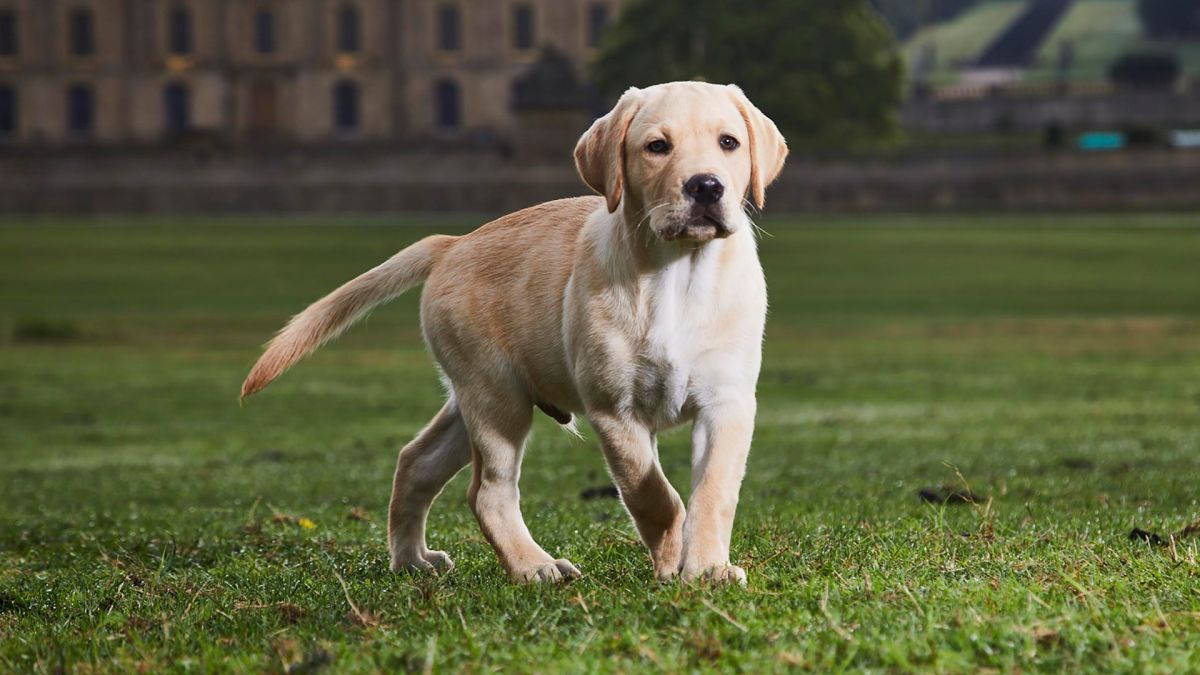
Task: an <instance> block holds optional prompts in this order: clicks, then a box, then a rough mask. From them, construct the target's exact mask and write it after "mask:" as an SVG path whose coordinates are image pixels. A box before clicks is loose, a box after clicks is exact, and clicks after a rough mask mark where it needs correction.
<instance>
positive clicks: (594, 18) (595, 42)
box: [587, 3, 608, 47]
mask: <svg viewBox="0 0 1200 675" xmlns="http://www.w3.org/2000/svg"><path fill="white" fill-rule="evenodd" d="M607 27H608V5H604V4H600V3H595V4H593V5H592V6H591V7H589V8H588V25H587V43H588V46H589V47H599V46H600V39H601V38H603V37H604V29H605V28H607Z"/></svg>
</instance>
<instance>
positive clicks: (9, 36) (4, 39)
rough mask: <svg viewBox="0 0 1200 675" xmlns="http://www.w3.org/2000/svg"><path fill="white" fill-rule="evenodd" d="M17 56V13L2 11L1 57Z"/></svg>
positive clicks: (0, 15)
mask: <svg viewBox="0 0 1200 675" xmlns="http://www.w3.org/2000/svg"><path fill="white" fill-rule="evenodd" d="M16 55H17V13H16V12H14V11H12V10H11V9H0V56H16Z"/></svg>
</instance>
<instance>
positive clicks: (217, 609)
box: [0, 215, 1200, 672]
mask: <svg viewBox="0 0 1200 675" xmlns="http://www.w3.org/2000/svg"><path fill="white" fill-rule="evenodd" d="M466 223H467V219H459V220H455V221H440V222H432V221H430V220H429V219H392V220H387V221H383V220H379V221H367V222H360V223H355V224H349V225H334V224H331V223H321V222H317V221H278V222H277V221H247V222H234V221H199V222H171V223H159V222H146V221H135V222H133V223H128V224H126V223H117V222H91V221H87V222H79V221H72V222H57V221H36V222H31V223H8V224H5V225H3V226H0V324H3V325H0V336H6V337H0V339H3V340H4V341H3V342H0V494H3V495H4V499H3V505H4V509H3V511H0V671H38V672H49V671H55V672H62V671H77V672H87V671H130V670H138V669H140V670H143V671H150V672H159V671H185V670H200V671H264V670H266V671H289V672H305V671H308V672H311V671H315V670H320V669H323V668H327V669H329V670H331V671H335V672H378V671H385V672H394V671H400V670H430V669H433V670H437V671H443V672H455V671H459V670H474V671H478V670H491V669H505V670H520V671H540V672H554V671H558V670H574V671H629V670H642V669H651V668H663V669H668V670H708V669H712V670H742V671H748V672H762V671H774V670H784V669H792V668H806V669H812V670H819V671H836V670H874V671H907V670H921V671H950V672H958V671H965V670H976V669H994V670H1003V671H1016V670H1021V671H1043V672H1056V671H1063V670H1066V671H1081V670H1083V671H1087V670H1093V671H1101V670H1103V671H1127V672H1155V671H1157V672H1185V671H1197V670H1200V564H1198V563H1197V558H1198V554H1200V537H1196V536H1186V535H1183V534H1181V536H1179V537H1176V538H1170V536H1169V535H1171V534H1172V533H1182V531H1183V530H1184V529H1185V527H1186V526H1187V525H1188V523H1190V522H1193V521H1194V520H1196V519H1197V518H1198V517H1200V500H1198V496H1197V490H1196V486H1197V484H1198V480H1200V275H1197V274H1196V265H1195V260H1196V255H1197V252H1198V251H1200V226H1198V225H1197V223H1196V220H1195V218H1193V217H1191V216H1186V215H1120V216H1085V215H1079V216H1062V215H1057V216H1054V217H1034V216H1017V215H1013V216H982V217H960V216H955V217H951V216H936V217H935V216H922V217H895V216H870V217H855V218H852V219H851V218H803V219H779V218H774V219H767V220H766V221H765V222H764V224H765V225H766V227H767V228H768V229H769V230H770V231H771V232H772V233H773V234H774V236H773V237H770V238H767V239H765V240H764V241H763V242H762V253H763V259H764V263H765V265H766V268H767V276H768V279H769V282H770V286H771V297H772V314H771V319H770V323H769V328H768V338H767V342H766V356H765V366H764V371H763V375H762V378H761V388H760V413H761V414H760V419H759V425H758V432H757V436H756V442H755V449H754V452H753V454H752V457H751V461H750V467H749V472H748V476H747V479H746V482H745V485H744V488H743V492H742V496H743V498H742V503H741V507H740V511H739V518H738V522H737V526H736V529H735V534H734V541H733V557H734V558H735V560H737V561H739V562H740V563H741V564H743V565H744V566H745V567H746V568H747V569H748V571H749V575H750V585H749V588H748V589H746V590H738V589H717V590H710V589H694V588H683V587H680V586H678V585H675V584H669V585H658V584H656V583H654V582H653V581H652V574H651V569H650V565H649V562H648V559H647V556H646V554H645V553H644V551H643V550H642V548H641V547H640V545H639V544H638V543H637V541H636V536H635V533H634V531H633V528H632V526H631V525H630V523H629V522H628V519H627V517H626V516H625V515H624V513H623V512H622V509H621V507H620V504H619V503H618V502H616V501H615V500H610V499H594V500H584V499H581V497H580V494H581V493H582V492H583V491H584V490H585V489H588V488H592V487H597V486H603V485H605V484H606V483H607V479H606V475H605V473H604V467H603V464H602V460H601V458H600V453H599V452H598V450H597V449H596V448H595V446H594V444H593V443H592V442H591V441H590V440H589V441H586V442H582V441H577V440H572V439H571V438H570V437H569V436H567V435H565V434H563V433H561V432H560V431H558V430H557V429H555V428H554V425H553V424H552V423H549V422H548V421H546V420H540V421H539V422H538V426H537V428H536V429H535V435H534V437H533V440H532V443H531V447H530V449H529V453H528V456H527V460H526V462H525V472H524V476H523V488H524V511H525V513H526V515H527V518H528V520H529V523H530V527H531V529H532V530H533V531H534V533H535V536H537V538H538V539H539V540H540V541H541V542H542V544H543V545H545V546H546V547H547V548H548V549H549V550H551V551H553V552H556V553H558V554H560V555H563V556H566V557H569V558H571V559H572V560H573V561H574V562H575V563H576V564H578V565H579V566H580V568H581V569H583V570H584V572H585V574H586V576H585V578H584V579H583V580H581V581H579V582H577V583H574V584H572V585H570V586H566V587H551V588H524V587H514V586H511V585H510V584H509V583H508V582H507V581H506V580H505V578H504V576H503V574H502V573H501V571H500V568H499V566H498V564H497V563H496V561H495V559H494V556H493V554H492V553H491V551H490V549H489V547H488V546H487V544H486V543H485V542H484V540H483V539H482V537H481V535H480V534H479V531H478V529H477V527H476V525H475V524H474V521H473V518H472V516H471V515H470V513H469V511H468V509H467V507H466V504H465V497H464V492H465V480H464V479H465V476H459V477H458V478H456V479H455V481H454V482H453V483H452V484H451V485H450V487H449V488H448V489H447V491H446V493H445V494H444V495H443V496H442V498H441V499H440V500H439V502H438V504H437V505H436V506H435V510H434V514H433V516H432V519H431V523H430V527H431V543H432V544H433V545H434V546H436V547H438V548H446V549H448V550H449V551H450V553H451V554H452V555H453V556H454V557H455V560H456V562H457V564H458V568H457V569H456V570H455V571H454V572H453V573H451V574H449V575H447V576H443V577H440V578H433V577H422V576H412V575H408V574H400V575H396V574H391V573H389V572H388V571H387V554H386V550H385V544H384V528H385V506H386V498H387V495H388V490H389V487H390V477H391V475H390V474H391V470H392V467H393V462H394V459H395V455H394V453H395V452H396V450H397V449H398V448H399V447H400V446H401V445H402V444H403V443H404V442H405V441H407V440H408V438H409V437H410V436H411V435H412V434H413V433H414V432H415V431H416V430H417V429H418V428H419V427H420V426H421V425H422V424H423V423H424V422H425V421H426V420H427V419H428V418H429V417H430V416H431V415H432V414H433V413H434V412H435V411H436V409H437V408H438V401H439V396H440V389H439V386H438V382H437V378H436V374H435V372H434V371H433V369H432V367H431V366H430V364H429V361H428V359H427V358H426V356H425V354H424V353H423V349H422V347H421V345H420V340H419V334H418V328H417V325H416V314H415V307H416V298H415V296H411V297H405V298H402V299H401V300H399V301H398V302H396V303H395V304H394V305H392V306H390V307H388V308H386V309H384V310H381V311H380V312H378V313H377V314H376V315H375V316H374V317H373V318H372V319H371V320H370V322H368V323H367V324H365V325H362V326H359V327H358V328H357V329H356V330H355V331H354V332H353V333H351V334H350V335H348V336H346V337H345V338H343V340H342V341H341V342H339V343H338V344H336V345H333V346H330V347H328V348H326V349H325V350H324V351H322V352H321V353H320V354H318V355H317V356H316V357H314V358H313V359H311V360H310V361H308V362H306V363H304V364H302V365H301V366H300V367H299V368H298V369H297V370H295V371H294V372H292V373H290V374H288V375H287V376H286V377H285V378H283V379H282V380H281V381H279V382H278V383H276V384H275V385H273V387H272V388H271V389H270V390H268V391H267V392H266V393H265V395H263V396H262V397H261V398H256V399H254V400H252V401H251V402H249V403H248V404H247V405H246V407H245V408H241V409H239V408H238V406H237V402H236V394H237V389H238V384H239V383H240V379H241V377H242V375H243V374H244V372H245V370H246V368H247V367H248V366H249V364H250V363H251V362H252V361H253V360H254V358H255V356H256V353H257V345H258V344H259V343H261V342H262V341H263V340H264V339H265V338H266V337H267V336H268V335H269V334H270V333H271V331H273V330H274V329H275V328H277V327H278V326H279V324H280V323H281V322H282V321H283V320H284V318H285V317H287V316H288V314H289V313H291V312H294V311H296V310H297V309H299V308H301V307H302V306H303V305H304V304H305V303H306V302H307V301H310V300H312V299H314V298H316V297H318V296H319V295H320V294H321V293H323V292H324V291H326V290H328V289H330V288H332V287H333V286H334V285H336V284H337V283H339V282H340V281H342V280H344V279H346V278H348V277H349V276H351V275H353V274H354V273H356V272H358V271H361V270H363V269H365V268H367V267H368V266H370V265H372V264H374V263H375V262H377V261H379V260H381V259H383V258H384V257H386V256H387V255H388V254H390V253H391V252H392V251H394V250H396V249H397V248H399V247H401V246H403V245H405V244H406V243H408V242H411V241H413V240H415V239H416V238H418V237H419V236H422V235H423V234H425V233H427V232H430V231H433V230H442V231H457V230H461V229H462V227H463V226H465V225H466ZM401 225H403V226H401ZM30 325H35V326H38V325H40V326H59V327H62V326H67V327H70V330H54V331H49V332H50V334H51V336H50V337H46V336H45V331H37V330H32V331H31V330H27V329H24V330H23V329H22V326H26V327H27V326H30ZM686 440H687V439H686V433H679V432H677V433H672V434H669V435H668V436H666V438H665V439H664V441H663V443H662V455H663V463H664V466H665V467H666V469H667V471H668V474H669V475H670V476H671V478H672V480H673V481H675V483H676V485H679V486H681V487H683V488H686V486H687V476H688V470H687V462H688V448H687V443H686ZM964 484H965V485H964ZM967 486H969V489H970V491H972V492H973V493H974V494H976V495H978V496H979V503H978V504H976V505H973V506H972V505H954V504H949V505H940V504H929V503H923V502H922V501H921V500H920V499H918V493H919V492H920V491H921V490H926V489H930V490H934V491H941V490H945V489H950V490H963V489H967ZM1134 528H1142V529H1145V530H1148V531H1151V532H1154V533H1156V534H1158V535H1160V536H1161V537H1162V538H1163V539H1164V540H1165V541H1164V543H1163V544H1162V545H1154V544H1152V543H1148V542H1145V541H1131V540H1130V538H1129V534H1130V532H1131V530H1133V529H1134ZM343 583H344V584H345V585H344V587H343ZM351 602H352V603H353V605H352V604H351Z"/></svg>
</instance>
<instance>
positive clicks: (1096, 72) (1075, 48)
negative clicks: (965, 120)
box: [903, 0, 1200, 86]
mask: <svg viewBox="0 0 1200 675" xmlns="http://www.w3.org/2000/svg"><path fill="white" fill-rule="evenodd" d="M1026 4H1027V3H1026V2H1024V1H1023V0H992V1H991V2H985V3H983V4H981V5H979V6H978V7H976V8H974V9H972V10H969V11H967V12H965V13H963V14H962V15H960V16H959V17H957V18H956V19H954V20H952V21H948V22H946V23H941V24H937V25H934V26H928V27H926V28H924V29H922V30H920V31H918V32H917V33H916V34H914V35H913V36H912V37H911V38H910V39H909V40H908V41H907V42H906V43H905V44H904V45H903V53H904V56H905V58H906V59H907V62H908V64H909V72H910V76H914V77H915V76H916V75H917V71H921V72H925V73H928V75H927V76H926V77H925V78H924V79H925V81H927V82H928V83H930V84H932V85H935V86H937V85H946V84H953V83H955V82H957V81H958V79H959V76H958V70H959V69H961V68H963V67H966V66H969V65H970V64H972V63H975V62H977V61H978V60H979V58H980V57H981V55H983V53H984V50H985V49H986V48H987V47H988V46H989V45H992V44H993V43H994V42H995V40H996V39H997V38H998V37H999V36H1000V35H1001V34H1003V33H1004V32H1005V31H1006V30H1008V29H1009V28H1010V27H1011V26H1012V24H1013V23H1014V22H1016V21H1017V20H1018V18H1019V17H1020V16H1021V14H1022V10H1023V9H1024V7H1025V6H1026ZM931 48H932V49H933V50H934V51H933V53H936V61H935V63H934V64H932V67H930V64H927V63H926V64H922V55H923V54H928V53H930V52H929V51H928V50H930V49H931ZM1034 49H1035V56H1034V58H1033V60H1032V62H1031V63H1030V66H1029V69H1028V70H1027V71H1026V73H1025V77H1024V79H1025V81H1027V82H1033V83H1038V82H1051V81H1054V80H1055V79H1057V78H1058V76H1059V73H1058V70H1059V62H1060V59H1061V58H1062V57H1063V54H1064V52H1069V53H1070V67H1069V69H1068V70H1067V71H1066V72H1067V80H1068V81H1071V82H1077V83H1090V82H1103V81H1106V80H1107V78H1108V67H1109V65H1110V64H1111V63H1112V62H1113V61H1114V60H1115V59H1116V58H1118V57H1119V56H1120V55H1122V54H1124V53H1126V52H1128V51H1130V50H1134V49H1169V50H1172V51H1174V52H1176V53H1177V54H1179V57H1180V59H1181V60H1182V62H1183V68H1184V73H1185V75H1186V76H1188V77H1200V41H1162V40H1150V39H1147V38H1144V37H1143V36H1142V27H1141V24H1140V23H1139V21H1138V17H1137V2H1136V0H1077V2H1075V4H1074V5H1073V6H1072V7H1071V8H1070V9H1069V10H1067V13H1066V15H1065V16H1064V17H1063V18H1062V19H1061V21H1059V22H1058V24H1057V26H1055V27H1054V28H1053V30H1051V31H1050V33H1049V35H1048V36H1045V37H1044V39H1042V40H1041V43H1040V45H1038V46H1034ZM925 58H928V57H925Z"/></svg>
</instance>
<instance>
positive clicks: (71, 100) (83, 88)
mask: <svg viewBox="0 0 1200 675" xmlns="http://www.w3.org/2000/svg"><path fill="white" fill-rule="evenodd" d="M95 120H96V96H95V94H94V93H93V92H92V88H91V87H89V86H88V85H86V84H73V85H71V86H70V87H69V88H68V89H67V130H68V131H70V132H71V134H72V135H74V136H90V135H92V130H93V129H94V128H95Z"/></svg>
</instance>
